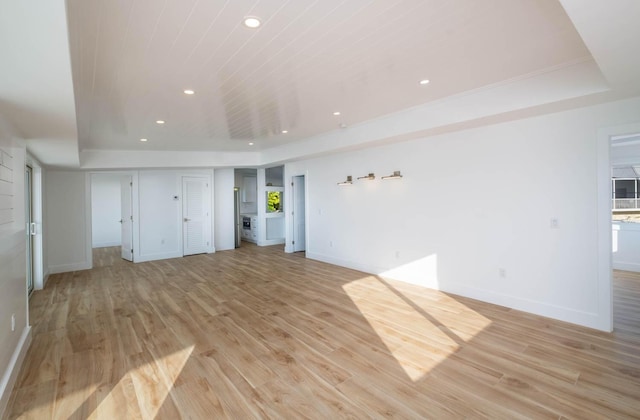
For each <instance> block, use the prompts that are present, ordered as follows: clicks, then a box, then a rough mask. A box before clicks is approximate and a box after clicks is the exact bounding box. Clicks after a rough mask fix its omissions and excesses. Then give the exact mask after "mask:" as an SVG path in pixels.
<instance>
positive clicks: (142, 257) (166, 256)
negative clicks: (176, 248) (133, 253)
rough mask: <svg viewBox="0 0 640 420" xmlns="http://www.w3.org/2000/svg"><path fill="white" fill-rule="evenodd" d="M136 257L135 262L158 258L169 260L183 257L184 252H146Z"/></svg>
mask: <svg viewBox="0 0 640 420" xmlns="http://www.w3.org/2000/svg"><path fill="white" fill-rule="evenodd" d="M134 258H135V262H137V263H139V262H146V261H157V260H168V259H170V258H182V252H163V253H158V254H145V255H139V256H137V257H134Z"/></svg>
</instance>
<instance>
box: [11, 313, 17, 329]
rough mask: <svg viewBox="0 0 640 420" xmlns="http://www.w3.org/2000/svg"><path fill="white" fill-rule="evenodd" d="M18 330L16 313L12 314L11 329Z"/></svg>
mask: <svg viewBox="0 0 640 420" xmlns="http://www.w3.org/2000/svg"><path fill="white" fill-rule="evenodd" d="M15 330H16V314H11V331H15Z"/></svg>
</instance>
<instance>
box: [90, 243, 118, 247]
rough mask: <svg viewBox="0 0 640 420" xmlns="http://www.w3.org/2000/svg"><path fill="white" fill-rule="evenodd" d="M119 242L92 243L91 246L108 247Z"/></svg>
mask: <svg viewBox="0 0 640 420" xmlns="http://www.w3.org/2000/svg"><path fill="white" fill-rule="evenodd" d="M120 245H122V244H121V243H120V242H100V243H95V244H93V245H92V248H108V247H111V246H120Z"/></svg>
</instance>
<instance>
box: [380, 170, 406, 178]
mask: <svg viewBox="0 0 640 420" xmlns="http://www.w3.org/2000/svg"><path fill="white" fill-rule="evenodd" d="M399 178H402V175H401V174H400V171H393V174H391V175H387V176H383V177H382V179H399Z"/></svg>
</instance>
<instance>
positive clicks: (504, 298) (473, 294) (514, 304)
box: [307, 252, 640, 332]
mask: <svg viewBox="0 0 640 420" xmlns="http://www.w3.org/2000/svg"><path fill="white" fill-rule="evenodd" d="M307 258H310V259H313V260H318V261H322V262H326V263H329V264H334V265H339V266H341V267H346V268H351V269H353V270H358V271H362V272H364V273H368V274H372V275H380V273H384V272H385V271H387V269H385V268H382V267H377V266H375V265H372V264H360V263H358V262H354V261H348V260H342V259H340V258H335V257H332V256H328V255H323V254H316V253H311V252H307ZM635 270H638V267H636V268H635ZM635 270H630V271H635ZM638 271H640V270H638ZM397 280H399V281H405V280H403V279H402V278H397ZM405 282H406V283H413V282H411V281H405ZM414 284H415V283H414ZM419 286H422V287H427V288H431V289H435V290H440V291H442V292H445V293H453V294H456V295H460V296H464V297H468V298H471V299H476V300H480V301H482V302H487V303H492V304H494V305H500V306H505V307H507V308H512V309H516V310H519V311H524V312H529V313H532V314H535V315H540V316H545V317H548V318H553V319H557V320H560V321H565V322H569V323H572V324H577V325H582V326H585V327H589V328H594V329H597V330H601V331H607V332H608V331H609V327H608V326H607V325H604V324H603V319H604V318H605V317H603V316H601V314H597V313H592V312H583V311H578V310H575V309H572V308H567V307H563V306H556V305H551V304H548V303H545V302H540V301H534V300H530V299H526V298H522V297H519V296H511V295H506V294H501V293H497V292H495V291H492V290H485V289H477V288H473V287H470V286H467V285H463V284H455V283H449V284H446V285H438V284H437V283H435V284H419Z"/></svg>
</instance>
